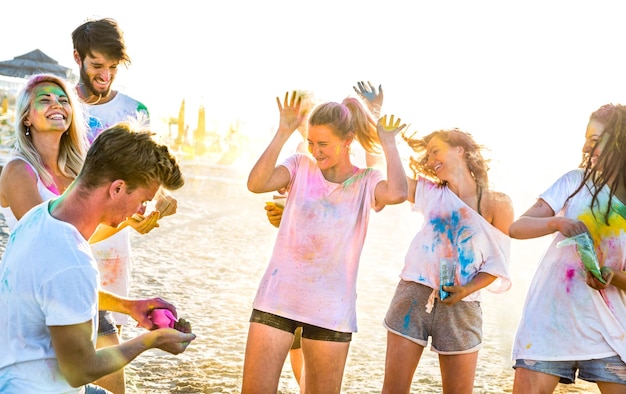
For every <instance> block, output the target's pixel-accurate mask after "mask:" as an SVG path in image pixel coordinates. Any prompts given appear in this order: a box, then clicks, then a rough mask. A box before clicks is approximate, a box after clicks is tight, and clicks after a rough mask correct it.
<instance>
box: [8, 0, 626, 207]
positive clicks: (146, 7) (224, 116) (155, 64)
mask: <svg viewBox="0 0 626 394" xmlns="http://www.w3.org/2000/svg"><path fill="white" fill-rule="evenodd" d="M6 3H8V4H3V5H2V6H1V8H0V12H1V14H2V18H1V20H2V22H1V24H0V25H1V26H2V34H3V36H4V40H3V41H2V44H0V60H9V59H12V58H13V57H15V56H18V55H22V54H24V53H27V52H29V51H31V50H34V49H37V48H38V49H41V50H42V51H43V52H45V53H46V54H48V55H49V56H51V57H53V58H54V59H56V60H57V61H58V62H59V63H60V64H62V65H65V66H68V67H73V68H74V70H75V71H77V66H76V64H75V63H74V61H73V58H72V43H71V32H72V30H73V29H74V28H75V27H76V26H78V25H79V24H80V23H82V22H83V21H84V20H85V19H86V18H88V17H113V18H115V19H117V20H118V22H119V23H120V25H121V27H122V29H123V30H124V31H125V38H126V41H127V46H128V49H129V53H130V56H131V58H132V61H133V63H132V65H131V66H130V68H129V69H127V70H126V69H122V70H121V71H120V73H119V74H118V80H117V88H118V89H120V90H123V91H125V92H127V93H129V94H130V95H131V96H134V97H135V98H137V99H139V100H140V101H143V102H144V103H145V104H147V106H148V108H149V109H150V112H151V114H152V115H153V117H154V116H163V117H166V116H177V114H178V108H179V105H180V102H181V100H182V99H183V98H184V99H185V100H186V103H187V113H188V114H189V113H191V114H190V118H192V117H193V112H195V111H196V109H197V108H198V107H199V106H200V105H201V104H203V105H205V107H206V113H207V127H209V128H210V127H215V128H216V130H217V131H218V132H221V133H224V132H225V131H224V130H225V129H226V128H227V127H228V124H229V123H230V122H233V121H235V120H240V121H242V125H243V129H244V130H245V131H246V133H250V134H256V135H257V136H258V137H260V141H261V143H262V144H265V143H266V142H268V141H269V138H270V135H271V129H272V128H273V125H275V124H276V122H277V119H278V111H277V109H276V103H275V97H276V96H278V95H280V96H282V95H283V94H284V92H285V91H287V90H292V89H309V90H313V91H314V92H316V94H317V96H318V97H320V98H322V99H325V100H332V101H340V100H342V99H343V98H344V97H346V96H347V95H350V94H352V93H353V90H352V86H353V85H355V83H356V82H357V81H359V80H370V81H372V82H374V83H376V84H379V83H381V84H382V85H383V89H384V92H385V108H384V109H383V112H386V113H394V114H396V115H397V116H400V117H401V118H402V119H403V120H405V121H407V122H408V123H410V124H411V126H412V128H413V129H416V130H418V131H419V132H421V133H427V132H430V131H433V130H435V129H439V128H448V127H459V128H461V129H463V130H465V131H468V132H470V133H472V134H473V135H474V136H475V137H476V139H477V140H478V141H479V142H480V143H482V144H484V145H486V146H488V147H490V148H491V149H492V151H493V156H494V158H495V160H494V162H493V163H492V168H493V169H492V173H495V177H497V178H498V179H502V180H501V181H500V185H501V188H503V189H504V190H505V191H506V189H507V188H516V189H517V188H520V187H522V188H526V189H529V193H530V197H531V198H532V199H534V196H536V194H537V193H539V192H540V191H542V190H543V189H544V188H545V187H546V186H547V185H548V184H549V183H551V182H552V181H553V180H554V179H555V177H556V176H558V175H560V174H561V173H562V172H564V171H566V170H568V169H571V168H573V167H575V166H576V165H577V164H578V161H579V158H580V148H581V147H582V143H583V136H584V132H585V126H586V123H587V120H588V117H589V114H590V113H591V112H592V111H594V110H595V109H597V108H598V107H600V106H601V105H602V104H605V103H608V102H613V103H626V78H625V75H626V72H625V67H626V61H625V60H626V59H625V58H626V55H625V51H624V38H625V37H626V34H625V33H626V24H624V22H623V15H624V11H626V5H622V4H623V1H621V0H611V1H603V0H594V1H576V0H572V1H557V0H552V1H545V0H525V1H513V0H510V1H506V0H505V1H503V0H492V1H481V0H472V1H467V0H456V1H421V0H420V1H417V0H416V1H407V0H386V1H380V0H378V1H371V0H317V1H310V2H307V3H304V2H301V1H297V0H278V1H257V0H228V1H202V2H198V1H197V0H194V1H191V0H176V1H168V2H159V1H151V0H149V1H146V0H109V1H107V2H104V3H103V2H87V1H82V0H68V1H63V2H61V3H58V4H56V3H55V4H53V3H50V2H48V1H42V0H34V1H32V0H31V1H30V2H29V3H28V5H23V4H19V2H15V1H10V2H6ZM52 15H60V16H56V17H53V16H52ZM194 121H195V120H191V119H190V120H188V123H190V124H191V127H192V129H193V127H195V124H194V123H193V122H194ZM493 177H494V175H492V178H493ZM544 177H547V178H546V179H547V180H542V181H537V179H539V178H540V179H544ZM526 206H527V204H526V202H524V209H525V208H526Z"/></svg>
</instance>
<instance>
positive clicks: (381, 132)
mask: <svg viewBox="0 0 626 394" xmlns="http://www.w3.org/2000/svg"><path fill="white" fill-rule="evenodd" d="M400 122H402V120H401V119H400V118H398V119H395V116H394V115H391V116H390V117H389V119H387V115H385V116H383V117H382V118H380V119H378V124H377V125H376V132H377V133H378V138H379V139H380V142H381V143H384V142H385V141H395V138H396V134H398V133H399V132H400V131H402V130H403V129H404V128H405V127H406V123H402V124H400Z"/></svg>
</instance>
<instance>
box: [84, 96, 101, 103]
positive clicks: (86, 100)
mask: <svg viewBox="0 0 626 394" xmlns="http://www.w3.org/2000/svg"><path fill="white" fill-rule="evenodd" d="M92 97H95V96H94V95H91V96H89V97H87V98H86V99H85V100H84V102H85V104H90V105H95V104H98V103H99V102H100V100H102V95H101V94H99V95H98V99H97V100H96V101H94V102H93V103H90V102H89V100H90V99H91V98H92Z"/></svg>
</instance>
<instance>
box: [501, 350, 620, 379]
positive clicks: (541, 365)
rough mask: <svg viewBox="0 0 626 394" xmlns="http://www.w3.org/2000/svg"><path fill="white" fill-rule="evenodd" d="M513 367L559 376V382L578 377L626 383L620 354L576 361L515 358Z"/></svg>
mask: <svg viewBox="0 0 626 394" xmlns="http://www.w3.org/2000/svg"><path fill="white" fill-rule="evenodd" d="M513 368H524V369H528V370H530V371H535V372H542V373H545V374H548V375H554V376H558V377H559V378H560V379H559V383H565V384H571V383H574V382H575V380H576V371H578V377H579V378H580V379H582V380H586V381H588V382H592V383H597V382H609V383H621V384H625V385H626V381H624V375H625V374H626V363H624V362H623V361H622V359H621V358H619V356H612V357H606V358H600V359H594V360H576V361H534V360H523V359H517V360H515V365H514V366H513Z"/></svg>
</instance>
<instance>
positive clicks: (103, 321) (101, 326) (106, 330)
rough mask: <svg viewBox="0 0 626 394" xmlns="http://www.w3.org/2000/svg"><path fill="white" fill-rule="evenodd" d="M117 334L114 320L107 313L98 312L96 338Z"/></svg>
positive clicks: (109, 313)
mask: <svg viewBox="0 0 626 394" xmlns="http://www.w3.org/2000/svg"><path fill="white" fill-rule="evenodd" d="M111 334H117V327H116V326H115V319H114V318H113V315H112V314H111V312H109V311H98V336H103V335H111Z"/></svg>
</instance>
